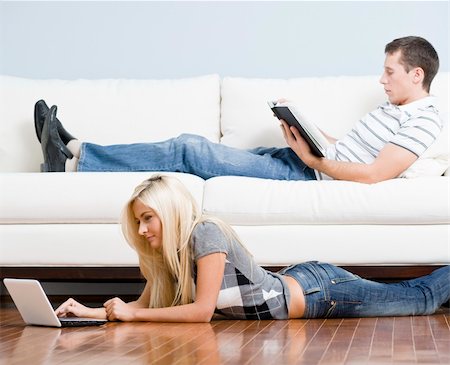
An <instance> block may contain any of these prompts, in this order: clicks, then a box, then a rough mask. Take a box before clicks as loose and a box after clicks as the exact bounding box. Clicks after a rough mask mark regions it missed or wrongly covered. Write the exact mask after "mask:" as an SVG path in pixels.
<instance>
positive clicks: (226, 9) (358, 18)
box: [0, 1, 449, 79]
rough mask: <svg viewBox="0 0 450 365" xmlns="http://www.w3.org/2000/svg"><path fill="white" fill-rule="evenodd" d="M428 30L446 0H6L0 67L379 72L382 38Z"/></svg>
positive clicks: (443, 12) (67, 71) (34, 73)
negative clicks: (225, 0) (96, 0)
mask: <svg viewBox="0 0 450 365" xmlns="http://www.w3.org/2000/svg"><path fill="white" fill-rule="evenodd" d="M412 34H414V35H420V36H423V37H425V38H427V39H428V40H430V41H431V42H432V43H433V45H434V46H435V47H436V49H437V51H438V53H439V54H440V57H441V71H448V70H449V56H448V54H449V2H448V1H414V2H409V1H399V2H377V1H374V2H369V1H359V2H356V1H350V2H340V1H328V2H325V1H311V2H306V1H305V2H184V1H182V2H108V1H100V2H68V1H60V2H35V1H32V2H17V1H10V2H8V1H5V2H1V3H0V52H1V53H0V73H1V74H7V75H16V76H23V77H34V78H69V79H74V78H175V77H185V76H196V75H202V74H208V73H219V74H220V75H221V76H245V77H281V78H287V77H296V76H329V75H330V76H332V75H364V74H379V73H380V72H381V70H382V64H383V60H384V54H383V49H384V45H385V44H386V43H387V42H389V41H391V40H392V39H394V38H397V37H400V36H404V35H412Z"/></svg>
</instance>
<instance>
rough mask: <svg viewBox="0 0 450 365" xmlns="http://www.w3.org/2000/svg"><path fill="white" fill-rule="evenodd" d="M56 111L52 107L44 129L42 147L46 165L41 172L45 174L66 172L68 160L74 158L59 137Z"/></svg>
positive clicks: (44, 164) (54, 107)
mask: <svg viewBox="0 0 450 365" xmlns="http://www.w3.org/2000/svg"><path fill="white" fill-rule="evenodd" d="M56 109H57V108H56V106H55V105H53V106H52V107H51V109H50V111H49V112H48V113H47V116H46V118H45V120H44V125H43V127H42V133H41V147H42V153H43V155H44V163H43V165H42V166H41V170H42V171H43V172H60V171H65V167H66V160H67V159H68V158H69V159H70V158H72V157H73V155H72V153H71V152H70V151H69V149H68V148H67V147H66V145H65V144H64V142H63V141H62V140H61V137H60V136H59V133H58V127H57V122H56Z"/></svg>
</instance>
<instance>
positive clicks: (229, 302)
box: [191, 222, 290, 320]
mask: <svg viewBox="0 0 450 365" xmlns="http://www.w3.org/2000/svg"><path fill="white" fill-rule="evenodd" d="M191 245H192V252H193V257H194V260H195V263H194V279H195V277H196V272H197V265H196V262H197V260H198V259H199V258H201V257H203V256H206V255H210V254H213V253H217V252H223V253H225V254H226V260H225V272H224V277H223V281H222V285H221V288H220V293H219V297H218V299H217V306H216V313H219V314H222V315H225V316H226V317H228V318H232V319H258V320H259V319H287V318H289V316H288V303H289V297H290V295H289V289H288V287H287V285H286V284H285V282H284V280H282V278H281V276H280V275H279V274H276V273H272V272H269V271H267V270H265V269H263V268H262V267H260V266H258V265H257V264H256V262H255V261H254V259H253V258H252V257H251V256H250V255H249V254H248V252H247V251H246V250H245V248H243V247H242V245H241V244H240V243H238V242H230V241H229V239H228V238H227V237H226V236H225V235H224V233H223V232H222V231H221V230H220V228H219V227H218V226H217V225H216V224H214V223H212V222H203V223H199V224H198V225H197V226H196V227H195V228H194V231H193V233H192V237H191Z"/></svg>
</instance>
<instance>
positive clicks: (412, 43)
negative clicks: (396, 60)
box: [384, 36, 439, 92]
mask: <svg viewBox="0 0 450 365" xmlns="http://www.w3.org/2000/svg"><path fill="white" fill-rule="evenodd" d="M397 51H401V57H400V62H401V63H402V64H403V66H404V67H405V70H406V72H409V71H410V70H411V69H412V68H414V67H420V68H421V69H422V70H423V72H424V79H423V83H422V86H423V88H424V89H425V90H426V91H427V92H429V91H430V85H431V81H433V79H434V76H436V74H437V72H438V69H439V57H438V54H437V52H436V50H435V49H434V47H433V46H432V45H431V43H430V42H428V41H427V40H426V39H424V38H421V37H414V36H409V37H403V38H398V39H394V40H393V41H392V42H390V43H388V44H387V45H386V48H385V49H384V52H385V53H386V54H393V53H395V52H397Z"/></svg>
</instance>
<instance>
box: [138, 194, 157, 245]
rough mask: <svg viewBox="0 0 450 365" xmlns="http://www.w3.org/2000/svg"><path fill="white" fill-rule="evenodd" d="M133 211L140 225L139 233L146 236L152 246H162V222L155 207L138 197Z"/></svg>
mask: <svg viewBox="0 0 450 365" xmlns="http://www.w3.org/2000/svg"><path fill="white" fill-rule="evenodd" d="M133 213H134V217H135V219H136V224H137V225H138V226H139V228H138V233H139V234H140V235H141V236H144V237H145V239H146V240H147V242H148V243H149V244H150V246H151V247H152V248H154V249H159V248H161V246H162V224H161V220H160V219H159V217H158V216H157V215H156V213H155V212H154V211H153V209H152V208H150V207H149V206H147V205H145V204H144V203H142V202H141V201H140V200H139V199H136V200H135V201H134V203H133Z"/></svg>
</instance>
